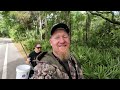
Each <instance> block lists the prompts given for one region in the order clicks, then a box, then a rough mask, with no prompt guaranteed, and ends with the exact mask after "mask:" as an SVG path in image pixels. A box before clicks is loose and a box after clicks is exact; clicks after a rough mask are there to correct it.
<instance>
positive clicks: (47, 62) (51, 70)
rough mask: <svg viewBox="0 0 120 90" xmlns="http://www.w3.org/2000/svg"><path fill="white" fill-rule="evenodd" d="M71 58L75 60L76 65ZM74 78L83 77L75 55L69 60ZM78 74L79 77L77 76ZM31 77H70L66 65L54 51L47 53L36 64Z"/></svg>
mask: <svg viewBox="0 0 120 90" xmlns="http://www.w3.org/2000/svg"><path fill="white" fill-rule="evenodd" d="M71 60H74V63H75V64H74V65H73V64H72V62H71ZM68 66H69V70H70V75H71V77H72V79H83V74H82V70H81V67H80V66H79V65H78V62H77V61H76V60H75V58H74V57H73V56H71V59H70V60H68ZM76 74H77V77H78V78H76ZM31 79H70V78H69V75H68V74H67V72H66V71H65V69H64V67H63V66H62V65H61V64H60V63H59V62H58V61H57V60H56V58H55V57H54V55H53V54H52V53H50V52H49V53H47V54H46V55H45V56H44V57H43V58H42V59H41V60H40V61H39V62H38V64H37V65H36V66H35V68H34V74H33V76H32V78H31Z"/></svg>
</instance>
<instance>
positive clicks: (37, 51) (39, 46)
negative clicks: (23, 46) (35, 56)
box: [35, 44, 41, 53]
mask: <svg viewBox="0 0 120 90" xmlns="http://www.w3.org/2000/svg"><path fill="white" fill-rule="evenodd" d="M40 51H41V45H40V44H37V45H36V47H35V52H36V53H39V52H40Z"/></svg>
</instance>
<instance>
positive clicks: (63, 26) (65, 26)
mask: <svg viewBox="0 0 120 90" xmlns="http://www.w3.org/2000/svg"><path fill="white" fill-rule="evenodd" d="M58 28H64V30H65V31H66V32H67V33H68V34H69V31H70V30H69V28H68V26H67V25H66V24H64V23H58V24H56V25H54V26H53V27H52V29H51V35H53V33H54V32H55V31H56V30H57V29H58Z"/></svg>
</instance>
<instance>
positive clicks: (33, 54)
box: [26, 43, 42, 67]
mask: <svg viewBox="0 0 120 90" xmlns="http://www.w3.org/2000/svg"><path fill="white" fill-rule="evenodd" d="M41 52H42V47H41V45H40V44H39V43H36V44H35V46H34V50H33V51H32V52H31V53H30V54H29V55H28V57H27V60H26V63H27V64H30V63H31V65H32V67H35V66H36V65H37V64H36V62H35V61H34V60H36V57H37V56H38V55H39V54H40V53H41Z"/></svg>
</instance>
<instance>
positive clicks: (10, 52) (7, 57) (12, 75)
mask: <svg viewBox="0 0 120 90" xmlns="http://www.w3.org/2000/svg"><path fill="white" fill-rule="evenodd" d="M21 64H25V60H24V58H23V56H22V55H21V54H20V53H19V52H18V50H17V48H16V47H15V46H14V44H13V43H12V41H11V39H9V38H0V79H16V67H17V66H18V65H21Z"/></svg>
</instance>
